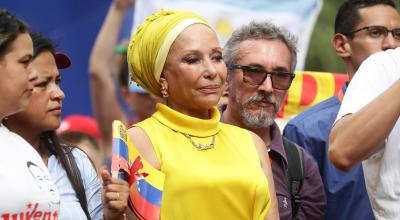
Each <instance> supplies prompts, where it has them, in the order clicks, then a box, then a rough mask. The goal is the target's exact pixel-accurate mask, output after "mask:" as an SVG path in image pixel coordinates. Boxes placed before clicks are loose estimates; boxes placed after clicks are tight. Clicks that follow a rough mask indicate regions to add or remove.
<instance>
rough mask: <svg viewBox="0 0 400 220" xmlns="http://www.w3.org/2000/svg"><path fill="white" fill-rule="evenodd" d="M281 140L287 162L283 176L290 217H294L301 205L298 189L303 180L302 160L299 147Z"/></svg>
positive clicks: (286, 140) (283, 138) (285, 139)
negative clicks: (289, 206) (287, 192)
mask: <svg viewBox="0 0 400 220" xmlns="http://www.w3.org/2000/svg"><path fill="white" fill-rule="evenodd" d="M282 140H283V146H284V147H285V152H286V157H287V161H288V167H287V170H286V175H285V176H286V183H287V187H288V189H289V192H290V196H291V201H292V217H294V216H296V215H297V212H298V211H299V208H300V204H301V199H300V189H301V186H302V184H303V179H304V158H303V152H302V151H301V150H300V146H298V145H297V144H295V143H293V142H291V141H289V140H288V139H287V138H285V137H282Z"/></svg>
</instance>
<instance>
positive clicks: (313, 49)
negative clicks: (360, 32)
mask: <svg viewBox="0 0 400 220" xmlns="http://www.w3.org/2000/svg"><path fill="white" fill-rule="evenodd" d="M345 1H346V0H324V4H323V7H322V10H321V13H320V14H319V17H318V19H317V23H316V24H315V28H314V31H313V34H312V36H311V40H310V45H309V48H308V52H307V58H306V64H305V68H304V70H309V71H321V72H336V73H346V65H345V63H344V61H343V60H342V59H341V58H339V57H338V56H337V55H336V53H335V50H334V49H333V47H332V43H331V41H332V37H333V33H334V24H335V17H336V13H337V11H338V9H339V7H340V5H341V4H343V2H345ZM394 2H395V3H396V6H397V9H398V10H399V9H400V0H395V1H394Z"/></svg>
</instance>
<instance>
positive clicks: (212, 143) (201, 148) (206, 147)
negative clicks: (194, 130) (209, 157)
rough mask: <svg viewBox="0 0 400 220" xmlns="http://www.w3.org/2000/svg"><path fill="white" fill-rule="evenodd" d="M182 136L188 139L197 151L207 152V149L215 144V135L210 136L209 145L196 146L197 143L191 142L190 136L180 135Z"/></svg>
mask: <svg viewBox="0 0 400 220" xmlns="http://www.w3.org/2000/svg"><path fill="white" fill-rule="evenodd" d="M182 134H183V135H184V136H185V137H186V138H187V139H189V141H190V143H192V145H193V146H194V147H195V148H197V150H208V149H211V148H214V144H215V135H216V134H214V135H213V136H212V139H211V143H209V144H198V143H196V142H194V141H193V139H192V136H191V135H190V134H185V133H182Z"/></svg>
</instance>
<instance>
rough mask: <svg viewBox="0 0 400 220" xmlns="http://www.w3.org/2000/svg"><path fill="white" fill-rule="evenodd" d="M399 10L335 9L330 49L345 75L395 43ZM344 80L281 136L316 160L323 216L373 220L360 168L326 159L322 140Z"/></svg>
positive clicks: (385, 0)
mask: <svg viewBox="0 0 400 220" xmlns="http://www.w3.org/2000/svg"><path fill="white" fill-rule="evenodd" d="M399 27H400V15H399V13H398V12H397V10H396V7H395V4H394V2H393V1H391V0H349V1H347V2H345V3H344V4H343V5H342V6H341V7H340V9H339V11H338V14H337V16H336V20H335V35H334V36H333V39H332V44H333V47H334V48H335V50H336V53H337V55H338V56H339V57H341V58H342V59H343V60H344V61H345V62H346V64H347V71H348V72H347V74H348V76H349V80H351V79H352V78H353V76H354V74H355V72H356V71H357V69H358V68H359V66H360V65H361V63H362V62H363V61H364V60H365V59H366V58H368V57H369V56H370V55H371V54H373V53H375V52H378V51H383V50H387V49H391V48H396V47H397V46H399V45H400V36H399V35H400V33H399V29H398V28H399ZM347 85H348V82H347V83H346V84H345V85H343V88H342V90H341V91H340V92H339V94H338V95H337V96H334V97H331V98H329V99H327V100H325V101H323V102H321V103H319V104H317V105H315V106H313V107H311V108H309V109H307V110H306V111H304V112H302V113H301V114H300V115H298V116H297V117H295V118H294V119H292V120H291V121H289V123H288V124H287V125H286V127H285V130H284V136H285V137H287V138H289V139H290V140H292V141H294V142H296V143H297V144H299V145H300V146H303V147H304V148H305V149H306V150H307V151H308V152H310V153H311V155H312V156H313V157H314V159H315V160H316V161H317V163H318V166H319V169H320V173H321V177H322V180H323V181H324V186H325V192H326V196H327V201H328V207H327V215H326V219H332V220H333V219H335V220H338V219H339V220H340V219H343V220H345V219H346V220H347V219H374V215H373V213H372V209H371V204H370V201H369V198H368V195H367V191H366V187H365V180H364V173H363V168H362V166H361V165H357V166H355V167H354V168H353V169H352V170H350V171H349V172H346V173H344V172H342V171H340V170H338V169H336V168H335V167H334V166H333V164H332V163H331V162H330V161H329V160H328V152H327V151H328V139H329V134H330V132H331V128H332V126H333V123H334V121H335V119H336V116H337V114H338V111H339V108H340V105H341V101H342V98H343V95H344V93H345V91H346V88H347Z"/></svg>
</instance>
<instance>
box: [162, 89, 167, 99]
mask: <svg viewBox="0 0 400 220" xmlns="http://www.w3.org/2000/svg"><path fill="white" fill-rule="evenodd" d="M161 94H162V96H163V98H168V92H167V89H166V88H165V87H164V86H161Z"/></svg>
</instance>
